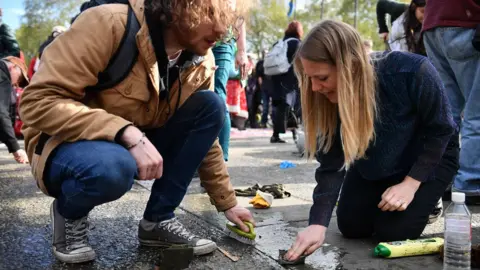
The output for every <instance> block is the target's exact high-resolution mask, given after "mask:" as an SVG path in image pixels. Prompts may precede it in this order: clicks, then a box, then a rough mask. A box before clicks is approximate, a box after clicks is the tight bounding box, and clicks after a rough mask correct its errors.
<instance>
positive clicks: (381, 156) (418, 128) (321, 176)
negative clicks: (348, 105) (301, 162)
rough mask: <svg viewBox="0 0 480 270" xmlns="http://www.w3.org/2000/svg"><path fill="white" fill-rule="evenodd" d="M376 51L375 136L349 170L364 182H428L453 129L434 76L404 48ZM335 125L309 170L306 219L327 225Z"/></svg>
mask: <svg viewBox="0 0 480 270" xmlns="http://www.w3.org/2000/svg"><path fill="white" fill-rule="evenodd" d="M377 56H379V54H377ZM380 56H381V57H380V58H378V59H376V60H374V63H375V71H376V75H377V106H378V116H377V119H376V121H375V134H376V137H375V141H372V143H371V144H370V146H369V148H368V149H367V152H366V158H363V159H360V160H357V161H355V163H354V164H353V168H352V169H355V170H357V171H358V172H359V173H360V174H361V176H362V177H363V178H365V179H367V180H370V181H381V180H384V179H388V178H389V177H390V176H393V175H399V174H404V175H405V176H407V175H408V176H410V177H412V178H414V179H416V180H418V181H421V182H425V181H428V180H429V178H431V176H432V175H433V171H434V169H435V167H436V166H437V164H438V163H439V162H440V160H441V159H442V157H443V154H444V151H445V148H446V146H447V144H448V142H449V140H450V138H451V137H452V134H453V133H454V132H455V129H456V125H455V123H454V122H453V119H452V114H451V110H450V105H449V104H448V100H447V97H446V95H445V91H444V88H443V85H442V83H441V81H440V77H439V75H438V73H437V71H436V70H435V68H434V67H433V66H432V64H431V63H430V61H429V60H428V59H427V58H425V57H423V56H420V55H416V54H411V53H405V52H391V53H382V54H380ZM340 125H341V124H339V126H338V128H337V132H336V134H337V137H336V138H335V140H334V144H333V146H332V148H331V149H330V150H329V151H328V153H322V152H321V151H319V153H318V154H317V160H318V162H320V167H319V168H318V169H317V171H316V175H315V178H316V180H317V183H318V184H317V186H316V187H315V190H314V194H313V206H312V208H311V210H310V224H319V225H323V226H328V224H329V222H330V218H331V215H332V211H333V208H334V206H335V204H336V201H337V198H338V194H339V191H340V188H341V185H342V183H343V179H344V177H345V172H344V171H340V169H341V167H342V166H343V161H344V154H343V150H342V145H341V140H340V137H339V136H340V135H339V134H340V132H339V129H340ZM347 174H348V172H347Z"/></svg>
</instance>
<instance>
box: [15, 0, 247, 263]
mask: <svg viewBox="0 0 480 270" xmlns="http://www.w3.org/2000/svg"><path fill="white" fill-rule="evenodd" d="M242 2H243V1H240V0H237V5H242ZM129 8H131V9H132V10H133V12H134V15H135V17H136V19H137V20H138V22H139V23H140V30H139V31H138V33H137V34H136V44H137V48H138V52H139V54H138V58H137V60H136V63H134V65H133V67H132V70H131V72H130V73H129V74H128V76H126V78H125V79H124V80H123V81H122V82H120V83H119V84H117V85H114V86H112V87H110V88H108V89H105V90H102V91H90V90H89V89H91V88H90V87H91V86H95V85H96V84H97V83H98V81H99V74H101V72H102V71H104V70H105V69H106V67H107V66H108V64H109V61H110V59H111V58H112V57H113V56H114V55H115V52H116V50H117V49H118V48H119V46H120V43H121V42H122V37H123V35H124V33H125V25H127V23H126V22H127V14H129V12H130V9H129ZM239 16H240V14H239V13H238V12H232V9H231V6H230V5H229V4H228V2H227V1H223V0H191V1H181V0H168V1H167V0H129V5H125V4H103V5H100V6H96V7H92V8H89V9H88V10H86V11H84V12H82V13H81V14H80V16H78V18H76V19H75V21H74V23H73V24H72V26H71V28H70V29H68V30H67V31H66V32H65V33H63V34H62V35H60V36H59V37H58V38H57V39H56V41H55V42H53V43H52V44H51V45H50V46H49V47H48V49H47V50H45V52H44V55H45V57H46V58H48V59H49V61H47V62H44V63H43V64H42V65H41V67H40V68H39V70H38V72H37V74H36V75H35V77H34V78H33V80H32V82H31V85H30V86H29V87H28V88H26V89H25V92H24V93H23V96H22V101H21V105H20V111H21V117H22V119H23V121H24V123H25V128H24V135H25V145H26V148H27V152H28V155H29V157H30V159H31V161H32V162H31V164H32V171H33V174H34V176H35V178H36V180H37V183H38V186H39V187H40V189H41V190H42V191H43V192H44V193H45V194H48V195H50V196H52V197H54V198H55V200H54V201H53V203H52V206H51V219H52V228H53V253H54V255H55V256H56V257H57V258H58V259H59V260H60V261H62V262H67V263H80V262H85V261H90V260H93V259H95V256H96V255H95V251H94V250H93V249H92V247H91V246H90V245H89V243H88V239H87V231H88V228H89V227H88V223H87V216H88V214H89V212H90V211H91V210H92V209H93V208H94V207H96V206H98V205H100V204H103V203H107V202H110V201H114V200H116V199H118V198H120V197H121V196H123V194H125V193H126V192H127V191H128V190H130V189H131V187H132V185H133V181H134V180H133V179H138V180H148V179H156V181H155V182H154V184H153V187H152V191H151V196H150V199H149V201H148V203H147V206H146V210H145V212H144V214H143V219H142V220H141V221H140V224H139V229H138V238H139V241H140V244H142V245H147V246H162V247H169V246H172V245H189V246H191V247H193V249H194V253H195V254H196V255H202V254H207V253H211V252H213V251H214V250H215V249H216V244H215V243H214V242H212V241H211V240H207V239H201V238H200V237H198V236H196V235H194V234H192V233H191V232H189V231H188V230H187V229H186V228H185V227H184V226H183V225H182V224H181V223H180V222H179V221H178V220H177V219H176V218H175V215H174V210H175V209H176V208H177V207H178V206H179V204H180V202H181V201H182V199H183V197H184V196H185V194H186V191H187V188H188V186H189V184H190V182H191V179H192V176H193V174H194V172H195V171H196V170H197V168H198V171H199V174H200V179H201V181H202V184H203V186H204V187H205V189H206V190H207V192H208V194H209V195H210V198H211V201H212V203H214V204H215V206H216V208H217V210H218V211H220V212H224V213H225V216H226V217H227V219H228V220H230V221H232V222H234V223H236V224H237V225H238V226H240V228H241V229H243V230H244V231H248V228H247V227H246V226H245V225H244V223H243V221H251V222H253V219H252V215H251V213H250V212H249V211H248V210H247V209H246V208H243V207H241V206H239V205H238V204H237V200H236V197H235V193H234V190H233V188H232V185H231V183H230V178H229V175H228V172H227V169H226V166H225V162H224V159H223V155H222V150H221V147H220V145H219V143H218V139H217V137H218V134H219V132H220V129H221V128H222V126H223V123H224V118H225V104H224V102H223V101H222V100H221V99H220V98H219V97H218V95H216V94H215V93H214V92H213V87H214V73H215V61H214V58H213V54H212V52H211V47H213V46H214V45H215V44H216V42H217V41H219V40H222V39H223V37H224V36H225V35H226V33H227V29H228V28H229V26H231V25H235V22H236V21H238V18H239ZM127 26H128V25H127ZM233 30H234V31H235V29H233Z"/></svg>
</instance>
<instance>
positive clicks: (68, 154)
mask: <svg viewBox="0 0 480 270" xmlns="http://www.w3.org/2000/svg"><path fill="white" fill-rule="evenodd" d="M136 172H137V165H136V163H135V160H134V159H133V157H132V156H131V155H130V153H129V152H128V151H127V150H126V149H125V148H123V147H122V146H120V145H118V144H115V143H111V142H106V141H79V142H74V143H64V144H62V145H60V146H58V148H57V149H56V150H55V152H54V153H53V154H52V155H51V157H50V159H49V162H48V164H47V167H46V172H45V185H46V187H47V190H48V192H49V194H50V195H52V196H53V197H55V200H54V201H53V203H52V205H51V209H50V215H51V220H52V221H51V222H52V224H51V225H52V234H53V253H54V255H55V257H57V259H59V260H60V261H62V262H65V263H81V262H86V261H91V260H94V259H95V251H94V250H93V249H92V247H91V246H90V245H89V243H88V238H87V233H88V228H89V227H88V220H87V216H88V213H89V212H90V211H91V210H92V209H93V208H94V207H95V206H97V205H100V204H103V203H107V202H110V201H114V200H116V199H118V198H120V197H121V196H122V195H123V194H125V193H126V192H127V191H129V190H130V189H131V188H132V185H133V178H134V175H135V174H136Z"/></svg>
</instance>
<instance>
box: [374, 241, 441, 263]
mask: <svg viewBox="0 0 480 270" xmlns="http://www.w3.org/2000/svg"><path fill="white" fill-rule="evenodd" d="M442 245H443V239H442V238H438V237H436V238H426V239H418V240H405V241H395V242H387V243H380V244H378V245H377V246H376V247H375V250H374V255H375V256H376V257H384V258H398V257H408V256H418V255H427V254H434V253H439V252H440V249H441V248H442Z"/></svg>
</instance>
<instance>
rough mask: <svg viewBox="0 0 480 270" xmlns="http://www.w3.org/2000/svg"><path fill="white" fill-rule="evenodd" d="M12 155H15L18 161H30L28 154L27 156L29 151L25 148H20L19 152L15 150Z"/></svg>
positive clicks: (24, 162) (22, 162)
mask: <svg viewBox="0 0 480 270" xmlns="http://www.w3.org/2000/svg"><path fill="white" fill-rule="evenodd" d="M12 155H13V158H14V159H15V161H16V162H18V163H21V164H26V163H28V156H27V153H25V151H24V150H22V149H20V150H18V151H17V152H13V153H12Z"/></svg>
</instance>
